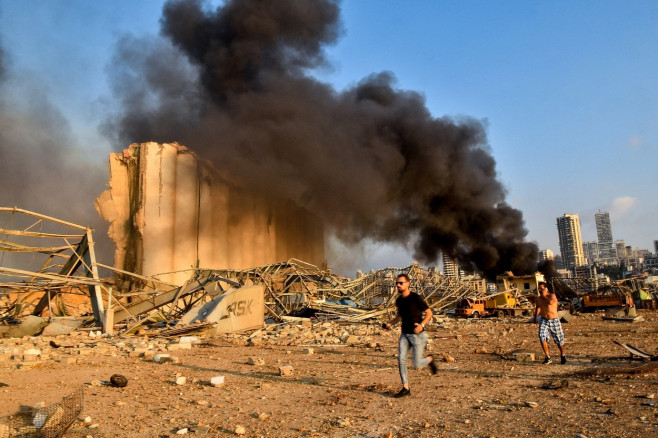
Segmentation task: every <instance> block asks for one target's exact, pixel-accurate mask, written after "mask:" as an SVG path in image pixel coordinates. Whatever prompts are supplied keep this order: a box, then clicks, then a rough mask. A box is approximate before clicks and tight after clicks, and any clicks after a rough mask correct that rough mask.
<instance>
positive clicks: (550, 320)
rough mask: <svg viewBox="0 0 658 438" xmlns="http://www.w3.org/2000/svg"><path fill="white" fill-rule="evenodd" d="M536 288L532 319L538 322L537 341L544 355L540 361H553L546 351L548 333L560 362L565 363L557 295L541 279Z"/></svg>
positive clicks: (545, 362) (547, 362)
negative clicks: (556, 349)
mask: <svg viewBox="0 0 658 438" xmlns="http://www.w3.org/2000/svg"><path fill="white" fill-rule="evenodd" d="M537 290H538V291H539V296H538V297H536V298H535V305H536V306H537V307H536V308H535V316H534V317H533V321H534V322H538V323H539V342H540V343H541V348H542V349H543V350H544V354H545V355H546V358H545V359H544V362H542V363H544V364H549V363H552V362H553V361H552V360H551V355H550V354H549V353H548V334H549V333H550V334H551V336H552V337H553V341H555V344H557V348H558V349H559V350H560V363H562V364H565V363H567V357H566V356H565V355H564V332H563V331H562V324H560V317H559V316H558V314H557V297H556V296H555V294H553V293H551V291H550V290H548V286H546V283H545V282H543V281H541V282H539V284H538V285H537Z"/></svg>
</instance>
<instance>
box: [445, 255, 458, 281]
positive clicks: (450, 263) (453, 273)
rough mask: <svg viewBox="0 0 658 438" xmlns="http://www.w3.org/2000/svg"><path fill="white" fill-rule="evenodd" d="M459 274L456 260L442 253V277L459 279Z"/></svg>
mask: <svg viewBox="0 0 658 438" xmlns="http://www.w3.org/2000/svg"><path fill="white" fill-rule="evenodd" d="M459 274H460V272H459V264H458V263H457V260H455V259H453V258H452V257H450V256H449V255H447V254H446V253H443V275H447V276H448V277H452V278H457V279H459V277H460V275H459Z"/></svg>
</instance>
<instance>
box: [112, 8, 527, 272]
mask: <svg viewBox="0 0 658 438" xmlns="http://www.w3.org/2000/svg"><path fill="white" fill-rule="evenodd" d="M161 26H162V35H163V36H164V37H165V39H164V40H163V39H155V38H150V39H149V38H141V39H138V38H134V37H125V38H124V39H122V40H121V41H120V42H119V44H118V46H117V52H116V53H117V54H116V59H115V60H114V62H113V65H114V66H116V67H115V68H113V69H112V70H111V80H112V84H113V89H114V92H115V96H117V97H118V102H119V103H120V105H119V108H118V109H117V111H116V112H115V113H114V114H113V116H112V117H111V118H110V119H109V120H108V121H107V123H106V125H105V127H104V128H105V132H107V133H108V134H109V133H111V134H112V135H113V137H114V143H115V144H116V145H117V147H120V148H123V147H125V146H126V145H128V144H130V143H134V142H144V141H159V142H171V141H178V142H179V143H181V144H184V145H186V146H188V147H190V148H191V149H193V150H195V151H197V152H199V153H200V154H202V155H203V156H205V157H207V158H209V159H211V160H213V161H214V162H215V164H216V165H218V166H219V167H221V168H222V169H224V170H225V171H227V172H228V173H230V174H231V175H233V178H234V179H235V180H236V181H237V182H239V183H240V184H242V185H245V186H249V187H251V188H252V189H254V190H259V191H261V192H263V191H274V192H276V193H277V194H278V195H283V196H286V197H288V198H290V199H293V200H295V201H297V202H298V203H299V204H301V205H303V206H305V207H307V208H308V209H309V210H311V211H313V212H315V213H316V214H318V215H320V216H321V217H322V218H323V219H324V221H325V224H326V226H327V227H328V228H329V230H330V231H331V232H333V233H334V234H336V235H337V236H339V237H340V238H341V239H343V240H344V241H347V242H358V241H360V240H361V239H364V238H369V239H373V240H376V241H381V242H396V243H401V244H403V245H407V246H409V247H412V248H414V251H415V254H414V255H415V256H416V257H417V258H418V259H419V260H420V261H422V262H425V263H432V262H435V261H436V260H437V258H438V255H439V253H440V251H444V252H446V253H448V254H450V255H451V256H453V257H456V258H457V259H458V260H460V261H461V262H462V264H466V265H467V266H468V267H470V268H473V269H477V270H479V271H482V272H484V273H485V274H486V275H487V276H489V277H492V276H495V275H496V274H499V273H501V272H503V271H507V270H512V271H514V273H517V274H520V273H525V272H530V271H534V270H535V268H536V256H537V248H536V245H535V244H533V243H527V242H525V241H524V239H525V236H526V234H527V232H526V230H525V228H524V223H523V218H522V214H521V212H519V211H518V210H515V209H513V208H511V207H510V206H509V205H507V204H506V203H505V191H504V189H503V187H502V185H501V184H500V183H499V182H498V181H497V179H496V178H497V174H496V165H495V164H496V163H495V161H494V159H493V157H492V156H491V154H490V152H489V147H488V145H487V138H486V132H485V129H484V127H483V126H482V124H481V123H480V122H478V121H475V120H472V119H468V118H464V119H460V120H455V119H450V118H447V117H442V118H436V117H434V116H432V114H430V112H429V111H428V109H427V107H426V105H425V101H424V99H423V97H422V96H421V95H420V94H418V93H416V92H413V91H404V90H399V89H397V88H396V87H395V81H394V77H393V75H392V74H390V73H387V72H384V73H376V74H373V75H372V76H370V77H367V78H365V79H363V80H362V81H361V82H359V83H358V84H356V85H355V86H353V87H352V88H350V89H347V90H344V91H341V92H339V91H337V90H335V89H334V88H332V87H331V86H330V85H328V84H326V83H322V82H320V81H318V80H316V79H314V78H313V77H312V76H311V72H312V69H314V68H317V67H321V66H325V65H326V59H325V53H324V48H325V47H326V46H327V45H329V44H332V43H335V42H336V41H337V39H338V37H339V36H340V35H341V33H342V28H341V25H340V21H339V7H338V4H337V3H336V2H333V1H329V0H318V1H308V0H279V1H276V2H273V1H259V0H240V1H238V0H234V1H228V2H226V3H225V4H224V5H222V6H220V7H218V8H217V9H216V10H210V9H207V8H206V7H205V4H203V3H202V2H201V1H173V0H172V1H168V2H167V3H166V4H165V6H164V9H163V15H162V18H161Z"/></svg>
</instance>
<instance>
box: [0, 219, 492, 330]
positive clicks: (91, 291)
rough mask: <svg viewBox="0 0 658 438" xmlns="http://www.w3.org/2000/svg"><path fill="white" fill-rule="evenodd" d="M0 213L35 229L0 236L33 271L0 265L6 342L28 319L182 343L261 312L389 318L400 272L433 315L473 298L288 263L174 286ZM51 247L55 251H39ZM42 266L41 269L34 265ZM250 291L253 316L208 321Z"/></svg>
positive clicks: (242, 308)
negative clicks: (155, 331)
mask: <svg viewBox="0 0 658 438" xmlns="http://www.w3.org/2000/svg"><path fill="white" fill-rule="evenodd" d="M0 213H2V214H5V215H7V214H9V215H10V216H11V221H12V222H20V221H17V218H18V217H20V218H21V219H23V222H26V221H25V220H24V219H26V218H29V219H32V221H31V222H30V221H27V222H26V225H25V226H23V227H21V228H19V227H15V229H9V228H7V227H6V226H4V227H3V228H0V234H3V235H4V236H5V239H3V240H2V241H0V250H1V251H2V252H3V254H9V255H17V254H18V255H23V256H26V255H27V256H28V257H27V258H29V261H30V262H32V263H33V264H36V265H37V268H36V269H33V270H29V269H19V268H16V267H12V266H11V263H3V264H2V265H0V274H2V276H3V277H5V278H9V279H10V280H12V281H6V282H3V283H0V287H1V288H2V293H3V297H2V308H1V311H2V314H1V317H2V318H3V321H4V323H5V325H4V326H3V328H4V330H5V333H7V332H10V331H11V329H12V328H13V329H15V328H16V327H15V323H18V322H19V321H20V320H21V319H25V318H24V317H25V316H31V317H39V318H42V319H43V321H42V324H36V325H35V323H34V321H35V318H31V322H30V324H28V325H29V327H27V328H26V330H29V329H30V328H31V329H32V330H33V333H30V334H34V333H37V332H38V329H41V328H43V326H45V324H47V323H48V319H50V320H54V321H57V320H62V319H63V320H67V319H70V317H71V316H72V315H74V316H77V317H78V319H79V320H81V324H82V326H83V327H94V328H100V327H102V329H103V331H104V332H106V333H112V332H113V330H114V329H115V328H119V329H123V330H126V331H135V330H136V328H138V327H143V326H144V325H147V324H155V325H158V324H159V325H161V326H163V325H164V326H167V327H171V326H172V325H173V323H174V322H176V323H177V324H176V325H175V326H174V328H170V330H171V331H176V332H181V333H182V332H185V331H188V330H189V331H194V330H201V329H204V328H208V327H211V326H216V325H217V322H218V321H219V320H221V319H227V318H228V317H240V316H242V315H243V314H247V313H250V314H253V313H259V310H262V312H260V313H262V315H263V317H264V318H265V317H267V318H271V319H273V320H276V321H282V320H286V319H290V318H295V317H301V316H311V315H313V316H315V317H316V318H324V319H339V320H342V321H347V322H357V321H365V320H368V319H372V318H378V317H380V316H382V315H387V314H390V313H391V312H392V310H393V307H394V300H395V297H396V292H395V287H394V286H393V283H394V281H393V280H394V278H395V277H396V275H397V274H398V273H400V272H406V273H409V274H410V276H411V278H412V279H413V280H412V281H413V283H414V287H415V290H417V291H419V293H421V294H422V295H423V296H424V297H425V299H426V300H427V301H428V303H429V304H430V306H431V307H432V309H433V310H434V311H435V312H441V311H444V310H446V309H449V308H450V307H452V306H454V304H455V303H456V302H457V301H459V300H460V299H462V298H463V297H465V296H472V295H474V294H476V295H477V294H480V293H479V292H477V291H476V290H475V289H474V288H473V287H471V286H470V285H469V284H466V283H462V282H459V281H457V280H456V279H454V278H452V277H448V276H444V275H442V274H441V273H439V272H438V270H437V269H436V268H430V269H424V268H422V267H421V266H420V265H418V264H413V265H411V266H410V267H407V268H387V269H382V270H378V271H373V272H371V273H369V274H365V275H360V276H359V277H358V278H356V279H348V278H344V277H340V276H337V275H334V274H332V273H331V272H329V271H328V270H322V269H320V268H318V267H316V266H314V265H311V264H309V263H305V262H302V261H299V260H295V259H291V260H289V261H287V262H283V263H275V264H269V265H264V266H260V267H255V268H251V269H243V270H233V269H190V270H189V272H188V276H189V279H188V280H187V281H186V282H185V283H184V284H183V285H180V286H177V285H175V284H171V283H167V282H166V281H163V280H161V279H160V278H159V276H158V275H154V276H142V275H137V274H133V273H130V272H128V271H124V270H120V269H116V268H113V267H111V266H107V265H103V264H101V263H98V262H97V261H96V259H95V254H94V242H93V236H92V231H91V229H90V228H89V227H83V226H80V225H76V224H72V223H69V222H65V221H61V220H58V219H55V218H52V217H48V216H45V215H41V214H38V213H35V212H30V211H27V210H22V209H18V208H0ZM4 222H7V221H4ZM4 222H3V225H4ZM55 226H56V227H59V228H62V227H63V228H67V229H68V232H65V231H61V230H57V231H50V228H53V227H55ZM10 238H11V239H10ZM21 240H25V241H21ZM53 240H57V241H58V242H57V243H56V244H52V243H45V244H44V243H42V242H44V241H49V242H52V241H53ZM39 257H40V258H41V260H37V259H38V258H39ZM3 258H4V256H3ZM25 258H26V257H23V259H25ZM13 261H14V262H15V260H13ZM99 268H102V269H106V270H110V271H114V273H115V275H114V276H113V277H112V278H109V279H104V278H100V277H99V274H98V270H99ZM168 274H169V273H164V274H163V276H166V275H168ZM249 286H259V288H258V289H257V290H258V291H260V292H258V293H260V295H262V297H263V300H262V305H261V306H260V307H258V308H257V307H256V306H257V304H254V303H251V302H249V301H245V302H244V304H240V303H239V302H237V303H236V304H235V306H233V307H231V306H230V304H228V305H227V306H226V307H227V309H226V311H225V312H224V314H219V315H215V316H214V317H213V318H214V319H213V318H209V316H211V315H212V314H213V313H215V314H216V313H217V312H212V311H208V309H209V307H212V305H213V301H217V299H218V298H221V297H224V296H227V295H230V294H231V293H235V292H236V291H240V290H242V289H245V288H247V289H248V288H249ZM252 289H253V288H252ZM252 293H253V291H252ZM81 297H86V298H87V299H88V304H90V307H91V310H92V312H88V313H90V314H89V315H85V313H84V306H82V308H83V312H81V313H80V312H78V313H79V314H76V310H78V308H79V307H80V306H79V305H78V307H76V305H73V304H71V302H77V303H79V302H80V299H81ZM88 308H89V306H88V307H87V310H88ZM204 316H206V317H204ZM12 323H14V324H12ZM238 328H239V326H238ZM14 331H15V330H14ZM21 333H23V334H25V333H27V332H25V331H22V332H21Z"/></svg>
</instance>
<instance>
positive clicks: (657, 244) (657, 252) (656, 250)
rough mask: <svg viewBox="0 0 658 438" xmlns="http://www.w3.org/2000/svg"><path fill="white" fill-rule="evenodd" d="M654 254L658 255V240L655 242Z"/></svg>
mask: <svg viewBox="0 0 658 438" xmlns="http://www.w3.org/2000/svg"><path fill="white" fill-rule="evenodd" d="M653 253H654V254H656V255H658V240H654V241H653Z"/></svg>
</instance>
